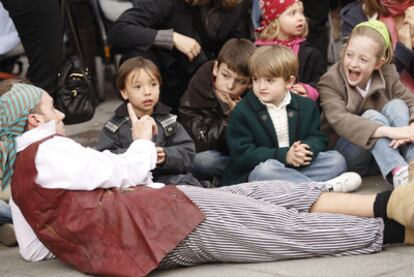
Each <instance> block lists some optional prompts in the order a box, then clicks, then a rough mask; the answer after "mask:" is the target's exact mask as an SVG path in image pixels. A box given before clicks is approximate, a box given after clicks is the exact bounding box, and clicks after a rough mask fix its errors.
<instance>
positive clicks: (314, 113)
mask: <svg viewBox="0 0 414 277" xmlns="http://www.w3.org/2000/svg"><path fill="white" fill-rule="evenodd" d="M249 70H250V74H251V76H252V80H253V92H249V93H248V94H247V96H246V97H245V98H243V100H241V101H240V103H239V104H238V105H237V107H236V108H235V109H234V111H233V112H232V114H231V117H230V119H229V126H228V128H227V141H228V145H229V149H230V161H229V163H228V165H227V167H226V170H225V172H224V176H223V184H224V185H230V184H237V183H243V182H247V181H261V180H285V181H291V182H293V183H297V184H299V183H303V182H315V181H316V182H325V183H328V185H329V186H330V187H331V188H332V189H333V190H335V191H352V190H355V189H357V188H358V187H359V186H360V185H361V177H360V176H359V175H358V174H356V173H353V172H350V173H345V174H342V173H344V172H345V171H346V169H347V166H346V162H345V159H344V157H342V155H341V154H339V152H337V151H327V152H324V151H325V150H326V146H327V138H326V136H325V135H324V134H323V133H322V132H321V131H320V121H319V111H318V108H317V107H316V104H315V103H314V102H313V101H312V100H310V99H309V98H305V97H302V96H299V95H297V94H294V93H291V91H290V89H291V87H292V85H293V84H294V82H295V76H296V75H297V72H298V60H297V57H296V56H295V54H294V53H293V51H292V50H290V49H289V48H287V47H285V46H279V45H277V46H276V45H275V46H263V47H260V48H259V49H257V50H256V52H255V53H254V54H253V56H252V57H251V58H250V60H249ZM340 174H342V175H341V176H339V177H337V176H338V175H340ZM335 177H337V178H335Z"/></svg>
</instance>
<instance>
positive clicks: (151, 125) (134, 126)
mask: <svg viewBox="0 0 414 277" xmlns="http://www.w3.org/2000/svg"><path fill="white" fill-rule="evenodd" d="M127 107H128V114H129V119H130V120H131V134H132V139H133V140H137V139H147V140H152V138H153V136H155V135H156V134H157V132H158V130H157V124H156V123H155V121H154V119H153V118H152V117H150V116H148V115H144V116H143V117H142V118H141V119H138V117H137V115H136V114H135V112H134V108H133V107H132V105H131V104H130V103H128V104H127Z"/></svg>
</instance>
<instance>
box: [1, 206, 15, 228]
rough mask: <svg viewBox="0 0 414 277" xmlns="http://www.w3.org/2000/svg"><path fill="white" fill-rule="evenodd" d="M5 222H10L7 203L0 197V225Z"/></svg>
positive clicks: (9, 211)
mask: <svg viewBox="0 0 414 277" xmlns="http://www.w3.org/2000/svg"><path fill="white" fill-rule="evenodd" d="M5 223H12V217H11V210H10V206H9V204H7V203H6V202H4V201H3V200H1V199H0V226H1V225H3V224H5Z"/></svg>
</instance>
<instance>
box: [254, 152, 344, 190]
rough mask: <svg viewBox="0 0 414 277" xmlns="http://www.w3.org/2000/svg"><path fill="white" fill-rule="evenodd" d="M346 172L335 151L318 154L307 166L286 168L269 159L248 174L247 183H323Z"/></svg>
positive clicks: (340, 157) (342, 161)
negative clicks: (268, 181) (271, 181)
mask: <svg viewBox="0 0 414 277" xmlns="http://www.w3.org/2000/svg"><path fill="white" fill-rule="evenodd" d="M346 170H347V167H346V161H345V159H344V157H342V155H341V154H339V153H338V152H337V151H334V150H331V151H327V152H320V153H319V154H318V156H317V157H316V158H315V159H314V160H312V162H311V163H310V165H309V166H307V167H299V168H292V167H286V166H285V165H284V164H283V163H281V162H279V161H278V160H274V159H269V160H267V161H265V162H262V163H260V164H259V165H257V166H256V167H255V168H254V169H253V170H252V171H251V172H250V174H249V182H253V181H265V180H280V181H290V182H293V183H305V182H308V183H309V182H315V181H316V182H324V181H327V180H330V179H332V178H335V177H336V176H338V175H340V174H342V173H344V172H345V171H346Z"/></svg>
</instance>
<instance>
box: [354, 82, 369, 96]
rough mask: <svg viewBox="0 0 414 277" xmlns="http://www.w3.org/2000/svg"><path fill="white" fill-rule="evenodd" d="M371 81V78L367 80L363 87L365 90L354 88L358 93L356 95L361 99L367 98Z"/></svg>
mask: <svg viewBox="0 0 414 277" xmlns="http://www.w3.org/2000/svg"><path fill="white" fill-rule="evenodd" d="M371 81H372V78H371V79H369V81H368V83H367V85H366V86H365V89H362V88H359V87H356V90H357V91H358V93H359V94H360V95H361V96H362V98H365V97H366V96H367V94H368V92H369V89H370V88H371Z"/></svg>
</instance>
